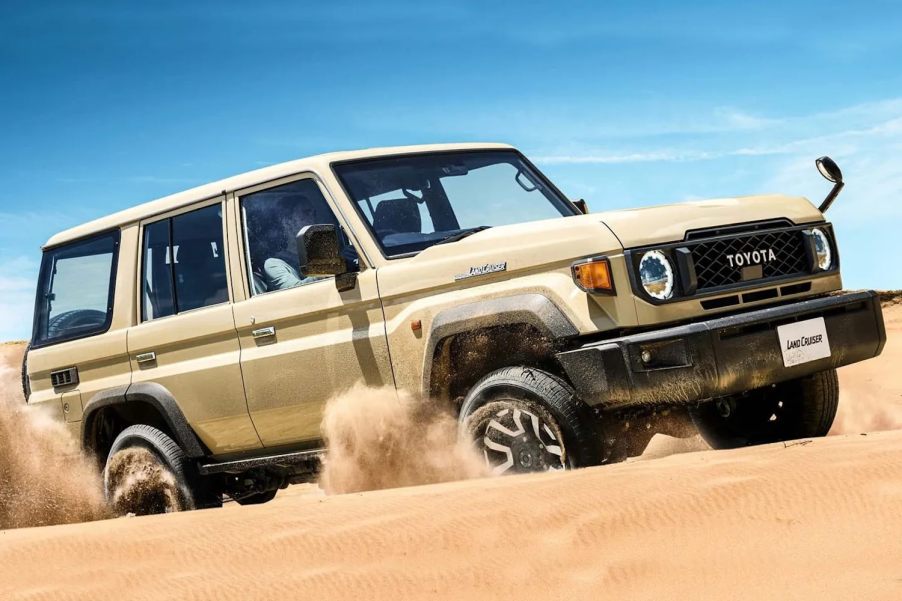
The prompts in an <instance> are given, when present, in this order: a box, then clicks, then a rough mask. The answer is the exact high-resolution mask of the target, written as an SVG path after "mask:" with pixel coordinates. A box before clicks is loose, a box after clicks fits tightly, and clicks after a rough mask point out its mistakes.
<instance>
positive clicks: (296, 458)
mask: <svg viewBox="0 0 902 601" xmlns="http://www.w3.org/2000/svg"><path fill="white" fill-rule="evenodd" d="M324 452H325V449H313V450H311V451H298V452H296V453H284V454H281V455H267V456H265V457H252V458H249V459H238V460H235V461H222V462H219V463H208V464H206V465H201V466H200V467H199V468H198V471H199V472H200V475H201V476H210V475H212V474H240V473H241V472H246V471H247V470H249V469H253V468H255V467H271V466H272V467H292V466H303V465H304V464H307V466H309V468H310V469H311V470H315V469H316V468H317V466H318V465H319V461H320V456H321V455H322V454H323V453H324Z"/></svg>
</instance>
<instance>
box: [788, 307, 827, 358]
mask: <svg viewBox="0 0 902 601" xmlns="http://www.w3.org/2000/svg"><path fill="white" fill-rule="evenodd" d="M777 337H778V338H779V339H780V350H781V351H782V352H783V365H784V366H785V367H792V366H793V365H801V364H802V363H808V362H810V361H817V360H818V359H826V358H827V357H829V356H830V341H829V340H828V339H827V324H826V323H824V318H823V317H818V318H816V319H807V320H805V321H800V322H797V323H790V324H787V325H785V326H779V327H777Z"/></svg>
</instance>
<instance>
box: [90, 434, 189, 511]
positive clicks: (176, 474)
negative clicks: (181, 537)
mask: <svg viewBox="0 0 902 601" xmlns="http://www.w3.org/2000/svg"><path fill="white" fill-rule="evenodd" d="M158 434H159V435H160V436H164V437H166V438H167V439H168V438H169V437H168V436H166V435H165V434H164V433H163V432H159V431H158ZM169 440H170V441H171V439H169ZM173 444H175V443H174V442H173ZM132 448H142V449H146V450H148V451H150V452H151V453H153V455H154V457H155V458H156V460H157V461H159V462H160V465H162V466H163V467H165V468H166V470H167V471H169V473H170V474H171V475H172V477H173V478H174V479H175V482H176V485H177V487H178V490H179V496H180V499H179V503H180V507H179V511H187V510H191V509H194V508H195V500H194V495H193V494H192V491H191V487H190V486H189V483H188V477H187V475H186V473H185V465H184V458H183V456H182V457H170V456H169V454H168V453H166V452H165V450H163V449H161V448H160V447H159V446H158V445H157V443H156V442H155V441H154V440H153V439H152V438H150V437H149V436H147V435H146V434H145V433H144V432H143V431H141V430H136V429H133V427H129V428H126V429H125V430H123V431H122V432H121V433H120V434H119V436H117V437H116V440H115V441H114V442H113V445H112V446H111V447H110V452H109V453H108V454H107V458H106V463H105V464H104V469H103V491H104V495H105V496H106V498H107V500H110V498H111V497H110V490H109V466H110V460H112V458H113V456H114V455H115V454H116V453H118V452H120V451H124V450H126V449H132ZM179 450H180V451H181V449H180V448H179Z"/></svg>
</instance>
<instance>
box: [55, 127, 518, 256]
mask: <svg viewBox="0 0 902 601" xmlns="http://www.w3.org/2000/svg"><path fill="white" fill-rule="evenodd" d="M491 148H498V149H502V148H503V149H509V148H512V147H511V146H509V145H507V144H485V143H479V144H422V145H417V146H394V147H387V148H370V149H366V150H351V151H342V152H330V153H326V154H319V155H315V156H311V157H307V158H303V159H297V160H295V161H288V162H286V163H279V164H278V165H271V166H269V167H264V168H262V169H256V170H254V171H248V172H247V173H242V174H240V175H234V176H232V177H227V178H226V179H222V180H219V181H216V182H211V183H209V184H204V185H202V186H198V187H196V188H191V189H190V190H185V191H184V192H177V193H175V194H171V195H169V196H164V197H163V198H159V199H157V200H152V201H150V202H146V203H144V204H141V205H138V206H135V207H132V208H129V209H125V210H123V211H119V212H117V213H113V214H112V215H107V216H106V217H101V218H100V219H95V220H94V221H89V222H88V223H85V224H82V225H78V226H76V227H73V228H71V229H68V230H65V231H63V232H60V233H58V234H56V235H54V236H52V237H51V238H50V240H48V241H47V244H45V247H49V246H56V245H58V244H63V243H66V242H70V241H72V240H76V239H78V238H82V237H84V236H87V235H90V234H93V233H96V232H102V231H105V230H111V229H113V228H117V227H121V226H123V225H126V224H129V223H135V222H137V221H140V220H142V219H146V218H148V217H151V216H153V215H158V214H160V213H166V212H169V211H173V210H176V209H180V208H182V207H184V206H187V205H190V204H193V203H195V202H198V201H202V200H205V199H208V198H213V197H216V196H219V195H221V194H223V193H224V192H231V191H234V190H241V189H243V188H248V187H250V186H255V185H258V184H262V183H265V182H268V181H273V180H277V179H280V178H283V177H288V176H290V175H294V174H296V173H302V172H304V171H313V172H317V173H323V172H324V171H326V170H328V169H329V165H330V164H331V163H335V162H338V161H346V160H353V159H365V158H372V157H379V156H388V155H395V154H408V153H418V152H433V151H443V150H477V149H491Z"/></svg>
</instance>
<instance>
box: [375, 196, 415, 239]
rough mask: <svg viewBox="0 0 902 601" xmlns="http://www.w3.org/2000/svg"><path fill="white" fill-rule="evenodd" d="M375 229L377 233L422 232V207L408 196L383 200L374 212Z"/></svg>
mask: <svg viewBox="0 0 902 601" xmlns="http://www.w3.org/2000/svg"><path fill="white" fill-rule="evenodd" d="M373 229H374V230H376V233H379V234H384V233H420V232H422V231H423V220H422V218H421V217H420V208H419V207H418V206H417V204H416V203H415V202H414V201H412V200H409V199H407V198H396V199H392V200H383V201H382V202H380V203H379V204H378V205H376V210H375V212H374V213H373Z"/></svg>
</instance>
